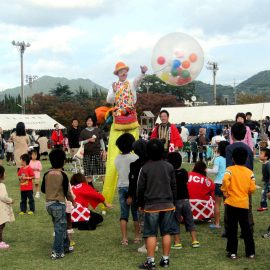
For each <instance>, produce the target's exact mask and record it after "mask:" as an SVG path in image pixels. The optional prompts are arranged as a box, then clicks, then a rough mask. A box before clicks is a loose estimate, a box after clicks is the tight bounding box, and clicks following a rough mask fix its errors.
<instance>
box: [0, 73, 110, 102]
mask: <svg viewBox="0 0 270 270" xmlns="http://www.w3.org/2000/svg"><path fill="white" fill-rule="evenodd" d="M58 83H60V84H61V85H69V89H70V90H71V91H72V92H74V93H75V92H76V90H78V89H79V86H81V87H82V88H83V89H85V90H86V91H88V92H89V94H92V90H93V89H100V90H101V91H106V92H107V91H108V90H107V89H106V88H104V87H102V86H100V85H98V84H96V83H94V82H93V81H91V80H89V79H81V78H79V79H72V80H69V79H67V78H63V77H52V76H42V77H40V78H38V79H36V80H34V81H33V83H32V85H31V86H30V85H29V84H27V85H24V96H25V97H29V96H32V95H34V94H36V93H41V92H42V93H44V94H49V92H50V90H51V89H53V88H55V87H56V85H57V84H58ZM20 91H21V87H20V86H18V87H15V88H9V89H6V90H3V91H2V92H0V100H1V99H3V98H4V96H5V95H10V96H17V95H18V94H19V93H20Z"/></svg>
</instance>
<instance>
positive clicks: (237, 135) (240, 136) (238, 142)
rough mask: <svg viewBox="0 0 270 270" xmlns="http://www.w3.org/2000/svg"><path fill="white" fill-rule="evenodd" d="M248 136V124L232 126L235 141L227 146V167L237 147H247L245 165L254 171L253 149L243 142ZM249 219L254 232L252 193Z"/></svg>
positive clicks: (230, 164)
mask: <svg viewBox="0 0 270 270" xmlns="http://www.w3.org/2000/svg"><path fill="white" fill-rule="evenodd" d="M245 136H246V126H245V125H244V124H243V123H239V122H237V123H235V124H233V125H232V127H231V138H232V141H233V144H231V145H228V146H227V147H226V167H229V166H232V165H233V159H232V153H233V150H234V149H235V148H238V147H242V148H244V149H246V151H247V153H248V156H247V159H246V162H245V167H247V168H248V169H250V170H251V171H253V161H254V157H253V151H252V150H251V148H250V147H249V146H248V145H247V144H245V143H244V142H242V141H243V140H244V138H245ZM226 209H227V208H226V207H225V209H224V229H225V231H224V233H223V234H222V237H226V235H227V232H226V231H227V224H228V222H227V210H226ZM248 219H249V225H250V228H251V231H252V232H253V226H254V220H253V214H252V198H251V195H250V196H249V213H248Z"/></svg>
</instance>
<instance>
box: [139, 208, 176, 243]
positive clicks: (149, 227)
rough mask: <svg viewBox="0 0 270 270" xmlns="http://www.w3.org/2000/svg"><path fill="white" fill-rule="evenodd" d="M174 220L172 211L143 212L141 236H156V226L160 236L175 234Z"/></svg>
mask: <svg viewBox="0 0 270 270" xmlns="http://www.w3.org/2000/svg"><path fill="white" fill-rule="evenodd" d="M175 222H176V220H175V216H174V211H164V212H145V214H144V229H143V237H144V238H147V237H150V236H155V237H157V235H158V228H159V230H160V234H161V236H164V235H167V234H170V235H174V234H177V232H175Z"/></svg>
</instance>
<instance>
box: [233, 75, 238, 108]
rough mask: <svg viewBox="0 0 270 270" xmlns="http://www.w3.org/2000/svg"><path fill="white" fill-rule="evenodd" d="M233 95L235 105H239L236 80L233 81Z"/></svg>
mask: <svg viewBox="0 0 270 270" xmlns="http://www.w3.org/2000/svg"><path fill="white" fill-rule="evenodd" d="M233 93H234V104H235V105H236V104H237V91H236V88H235V79H233Z"/></svg>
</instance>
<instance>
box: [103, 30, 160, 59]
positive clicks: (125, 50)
mask: <svg viewBox="0 0 270 270" xmlns="http://www.w3.org/2000/svg"><path fill="white" fill-rule="evenodd" d="M160 37H161V34H153V33H148V32H128V33H126V34H123V35H120V34H117V35H115V36H114V37H113V38H112V41H111V44H110V45H109V46H108V47H107V48H105V50H104V51H105V53H108V54H111V53H112V52H115V53H117V54H118V55H119V56H124V57H126V56H128V55H131V54H133V53H135V52H136V51H138V50H142V49H149V48H152V47H153V46H154V44H155V43H156V42H157V40H158V39H159V38H160Z"/></svg>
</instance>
